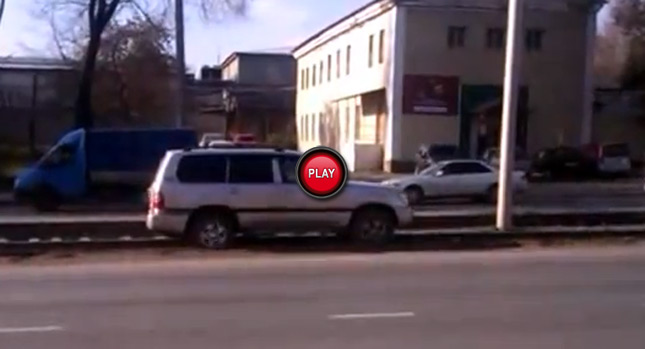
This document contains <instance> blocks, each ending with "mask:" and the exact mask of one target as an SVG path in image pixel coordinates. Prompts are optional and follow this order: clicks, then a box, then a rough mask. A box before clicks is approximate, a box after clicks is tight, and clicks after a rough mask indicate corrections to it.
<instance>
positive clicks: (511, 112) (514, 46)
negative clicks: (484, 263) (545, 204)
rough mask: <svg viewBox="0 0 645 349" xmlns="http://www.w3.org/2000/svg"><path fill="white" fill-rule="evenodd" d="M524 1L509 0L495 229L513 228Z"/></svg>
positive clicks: (506, 229)
mask: <svg viewBox="0 0 645 349" xmlns="http://www.w3.org/2000/svg"><path fill="white" fill-rule="evenodd" d="M523 17H524V0H508V23H507V28H508V29H507V34H506V62H505V67H504V103H503V106H502V130H501V131H502V134H501V144H500V166H499V187H498V195H497V224H496V226H497V229H498V230H501V231H508V230H510V229H512V228H513V211H512V209H513V182H512V181H513V168H514V157H515V137H516V135H515V133H516V131H517V128H516V123H517V120H516V119H517V104H518V95H519V93H518V92H519V91H518V87H519V86H518V80H519V75H520V73H521V70H520V67H521V59H522V58H521V54H522V46H521V44H522V37H523V36H522V33H523V30H522V29H523Z"/></svg>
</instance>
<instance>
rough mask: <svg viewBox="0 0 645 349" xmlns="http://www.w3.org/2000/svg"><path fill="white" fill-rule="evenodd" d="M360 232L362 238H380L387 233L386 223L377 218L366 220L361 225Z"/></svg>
mask: <svg viewBox="0 0 645 349" xmlns="http://www.w3.org/2000/svg"><path fill="white" fill-rule="evenodd" d="M360 232H361V238H363V239H364V240H380V239H381V238H383V237H384V236H385V235H386V234H387V224H385V222H383V221H381V220H378V219H372V220H367V221H365V222H363V224H362V225H361V230H360Z"/></svg>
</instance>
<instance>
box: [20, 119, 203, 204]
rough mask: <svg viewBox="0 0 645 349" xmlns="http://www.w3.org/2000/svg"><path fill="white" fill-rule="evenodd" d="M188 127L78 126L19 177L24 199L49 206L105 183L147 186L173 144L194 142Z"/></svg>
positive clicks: (87, 193)
mask: <svg viewBox="0 0 645 349" xmlns="http://www.w3.org/2000/svg"><path fill="white" fill-rule="evenodd" d="M196 145H197V135H196V133H195V132H194V131H193V130H189V129H130V130H127V129H106V130H91V131H85V130H81V129H79V130H74V131H72V132H69V133H67V134H66V135H64V136H63V137H62V138H61V139H60V140H59V141H58V142H57V143H56V145H54V146H53V147H52V148H51V149H50V150H49V151H48V152H47V153H46V154H45V155H44V156H43V157H42V158H41V159H40V160H38V161H37V162H36V163H35V164H33V165H32V166H31V167H29V168H27V169H25V170H23V171H21V172H20V173H19V174H18V175H17V177H16V179H15V182H14V194H15V196H16V198H17V199H18V200H19V201H27V202H29V203H32V204H33V205H34V206H35V207H36V208H37V209H39V210H44V211H50V210H55V209H57V208H58V207H59V206H60V205H61V204H63V203H69V202H78V201H82V200H84V199H88V198H91V197H92V196H93V194H94V193H96V191H94V190H92V189H96V188H102V187H117V186H120V187H123V186H130V187H135V188H138V189H141V190H142V191H143V190H144V189H145V188H146V187H147V185H148V183H150V180H151V179H152V178H153V176H154V173H155V169H156V168H157V166H158V164H159V160H160V159H161V158H162V157H163V156H164V154H165V153H166V151H167V150H169V149H181V148H185V147H195V146H196Z"/></svg>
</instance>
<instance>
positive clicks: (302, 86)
mask: <svg viewBox="0 0 645 349" xmlns="http://www.w3.org/2000/svg"><path fill="white" fill-rule="evenodd" d="M300 89H301V90H304V89H305V70H304V69H300Z"/></svg>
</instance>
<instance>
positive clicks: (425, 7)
mask: <svg viewBox="0 0 645 349" xmlns="http://www.w3.org/2000/svg"><path fill="white" fill-rule="evenodd" d="M603 3H604V2H602V1H597V0H526V1H525V4H526V8H525V15H524V28H523V29H524V40H523V43H524V45H523V49H522V71H521V78H520V85H521V87H520V100H519V103H518V122H517V127H518V132H517V144H518V146H520V147H522V148H524V149H525V150H527V151H528V152H535V151H537V150H538V149H540V148H542V147H545V146H551V145H555V144H558V143H560V144H572V145H573V144H579V143H586V142H587V141H589V139H590V137H591V114H592V99H593V93H592V92H593V89H592V86H593V81H592V59H593V54H592V52H593V51H592V50H593V46H594V41H593V40H594V37H595V31H596V30H595V24H596V14H597V11H598V10H599V9H600V7H601V6H602V4H603ZM507 4H508V2H507V1H506V0H461V1H454V0H452V1H449V0H375V1H372V2H370V3H368V4H367V5H365V6H363V7H361V8H359V9H357V10H356V11H354V12H352V13H350V14H348V15H347V16H345V17H344V18H342V19H340V20H338V21H337V22H335V23H332V24H331V25H329V26H328V27H327V28H325V29H323V30H322V31H320V32H318V33H316V34H315V35H313V36H312V37H310V38H309V39H307V40H306V41H304V42H303V43H301V44H300V45H298V46H297V47H296V48H295V49H294V50H293V54H294V56H295V58H296V59H297V62H298V92H297V106H296V114H297V117H296V119H297V125H298V138H299V147H300V148H301V150H305V149H308V148H310V147H313V146H316V145H320V144H324V145H328V146H332V147H334V148H336V149H338V150H339V151H340V152H341V153H342V154H343V156H344V157H345V159H346V161H347V162H348V165H349V167H350V168H351V169H352V170H374V169H385V170H389V171H407V170H409V169H410V168H411V167H412V166H413V162H414V155H415V152H416V150H417V149H418V147H419V146H420V145H421V144H429V143H442V144H446V143H448V144H456V145H459V146H460V148H461V149H462V151H463V153H464V154H467V155H470V156H476V155H478V154H479V153H481V152H482V151H483V150H484V149H485V148H487V147H496V146H498V144H499V138H500V137H499V136H500V135H499V133H500V123H501V122H500V121H501V102H502V94H503V76H504V58H505V56H504V52H505V47H506V44H505V39H506V25H507V11H506V8H507Z"/></svg>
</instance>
